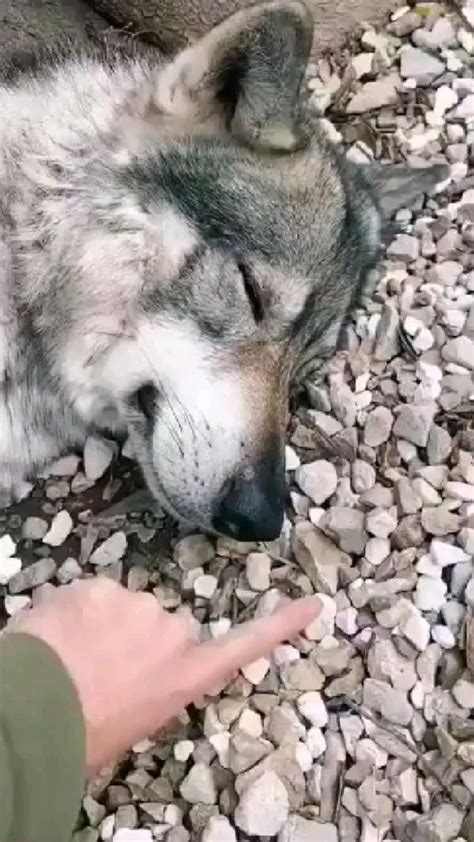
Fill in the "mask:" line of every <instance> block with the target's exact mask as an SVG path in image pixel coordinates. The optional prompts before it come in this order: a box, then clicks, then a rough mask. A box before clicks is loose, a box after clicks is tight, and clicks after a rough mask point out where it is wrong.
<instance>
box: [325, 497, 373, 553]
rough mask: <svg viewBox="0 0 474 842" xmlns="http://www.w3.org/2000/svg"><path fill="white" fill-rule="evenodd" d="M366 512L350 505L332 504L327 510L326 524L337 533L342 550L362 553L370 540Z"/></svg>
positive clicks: (329, 530) (333, 532) (332, 531)
mask: <svg viewBox="0 0 474 842" xmlns="http://www.w3.org/2000/svg"><path fill="white" fill-rule="evenodd" d="M364 521H365V518H364V513H363V512H361V511H359V510H358V509H351V508H349V507H348V506H332V507H331V508H330V509H329V511H328V512H327V516H326V521H325V526H326V529H327V530H328V532H330V533H331V534H333V535H335V536H336V538H337V540H338V543H339V546H340V548H341V550H343V551H344V552H346V553H356V554H357V555H362V553H363V552H364V549H365V545H366V543H367V540H368V535H367V532H366V531H365V525H364Z"/></svg>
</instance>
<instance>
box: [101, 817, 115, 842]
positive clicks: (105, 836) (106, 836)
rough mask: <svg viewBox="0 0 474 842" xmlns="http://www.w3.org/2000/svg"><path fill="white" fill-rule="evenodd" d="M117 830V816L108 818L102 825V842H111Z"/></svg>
mask: <svg viewBox="0 0 474 842" xmlns="http://www.w3.org/2000/svg"><path fill="white" fill-rule="evenodd" d="M114 830H115V815H111V816H106V817H105V819H104V820H103V822H101V823H100V827H99V833H100V838H101V839H102V842H110V840H111V839H112V837H113V835H114Z"/></svg>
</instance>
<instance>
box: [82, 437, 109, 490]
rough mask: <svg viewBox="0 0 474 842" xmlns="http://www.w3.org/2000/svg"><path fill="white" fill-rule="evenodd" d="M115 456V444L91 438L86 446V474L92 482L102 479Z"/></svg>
mask: <svg viewBox="0 0 474 842" xmlns="http://www.w3.org/2000/svg"><path fill="white" fill-rule="evenodd" d="M114 455H115V446H114V444H113V442H109V441H107V440H106V439H100V438H98V437H97V436H89V437H88V438H87V440H86V443H85V446H84V455H83V459H84V473H85V475H86V477H87V479H88V480H90V482H96V481H97V480H98V479H100V478H101V477H102V476H103V475H104V474H105V472H106V470H107V468H108V467H109V465H110V463H111V462H112V459H113V458H114Z"/></svg>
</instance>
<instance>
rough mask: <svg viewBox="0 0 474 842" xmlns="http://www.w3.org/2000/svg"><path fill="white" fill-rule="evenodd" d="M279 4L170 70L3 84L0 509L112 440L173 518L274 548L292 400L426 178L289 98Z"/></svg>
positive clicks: (249, 14) (304, 49)
mask: <svg viewBox="0 0 474 842" xmlns="http://www.w3.org/2000/svg"><path fill="white" fill-rule="evenodd" d="M312 29H313V25H312V20H311V17H310V14H309V12H308V10H307V9H306V7H305V6H304V5H303V4H302V3H301V2H299V0H275V2H268V3H263V4H259V5H256V6H253V7H251V8H249V9H246V10H244V11H241V12H238V13H237V14H235V15H233V16H232V17H230V18H229V19H227V20H226V21H224V22H223V23H222V24H220V25H219V26H218V27H216V28H215V29H214V30H212V31H211V32H210V33H209V34H208V35H206V36H205V37H204V38H202V40H200V41H199V42H198V43H196V44H195V45H193V46H191V47H189V48H187V49H186V50H184V51H183V52H182V53H181V54H179V55H178V56H177V57H176V58H175V59H173V60H172V61H171V62H169V63H167V64H164V65H162V66H158V65H156V64H153V63H152V62H151V61H150V60H149V59H143V58H131V59H124V58H118V57H117V59H116V60H115V61H110V60H109V59H107V60H105V59H100V58H94V57H86V56H75V57H73V58H71V57H66V58H64V59H61V60H59V59H58V60H53V61H50V62H49V63H48V64H47V65H46V66H44V67H43V68H42V69H41V70H35V71H34V72H30V73H28V74H26V75H24V76H23V77H22V78H20V79H18V80H17V81H14V82H10V83H8V84H6V85H4V86H2V87H0V113H1V115H2V116H1V121H0V492H1V495H2V497H3V500H4V503H8V502H9V501H10V500H11V499H14V498H15V495H16V494H17V493H18V490H19V489H20V488H21V486H22V483H23V482H24V481H25V479H27V478H31V477H34V475H35V472H36V471H37V470H38V469H40V468H41V467H42V466H44V465H45V464H46V463H47V462H49V461H51V460H53V459H55V458H56V457H58V456H59V455H61V454H63V453H65V452H67V451H70V450H71V449H74V448H81V447H82V446H83V444H84V440H85V437H86V436H87V435H88V434H90V432H91V431H93V430H104V431H112V432H113V433H116V434H120V435H122V434H128V435H129V436H130V438H131V441H132V444H133V447H134V450H135V453H136V457H137V460H138V462H139V463H140V465H141V468H142V470H143V474H144V476H145V479H146V482H147V484H148V486H149V489H150V490H151V492H152V493H153V494H154V495H155V497H156V498H157V499H158V500H159V501H160V502H161V503H162V504H163V505H164V506H165V507H166V508H167V509H168V510H169V512H170V513H172V514H173V515H174V516H176V517H177V518H180V519H182V520H185V521H188V522H190V523H193V524H194V525H197V526H199V527H200V528H202V529H205V530H210V531H214V532H218V533H224V534H226V535H230V536H232V537H234V538H237V539H240V540H270V539H272V538H274V537H276V536H277V535H278V534H279V531H280V528H281V524H282V518H283V509H284V496H285V489H284V485H285V483H284V479H285V475H284V434H285V427H286V420H287V404H288V394H289V388H290V385H291V383H292V381H293V380H294V379H295V378H297V377H301V376H302V375H303V374H304V372H305V371H306V370H307V367H308V366H311V364H312V362H313V361H321V360H322V359H324V358H327V357H328V356H329V355H330V354H331V352H332V351H333V350H334V348H335V347H336V343H337V340H338V335H339V332H340V329H341V326H342V325H343V324H344V321H345V320H346V319H347V317H348V315H349V314H350V312H351V310H352V309H353V308H354V307H355V306H356V305H357V303H358V301H359V300H360V297H361V295H362V293H363V291H364V288H365V285H366V283H367V278H368V275H369V273H370V270H371V269H372V268H373V267H374V266H375V264H376V262H377V259H378V256H379V246H380V240H381V232H382V226H383V223H384V219H386V218H388V217H389V215H390V214H391V213H392V212H393V211H394V210H395V209H396V208H397V206H398V205H403V206H406V205H407V203H408V202H409V201H410V199H411V198H414V197H415V196H417V195H418V194H419V193H420V192H422V191H426V190H428V189H429V188H430V187H432V186H433V184H434V183H435V182H436V181H438V180H440V178H441V174H440V172H439V170H436V171H434V172H433V171H432V170H424V169H422V170H413V171H408V170H404V169H403V168H400V167H394V168H390V167H385V168H381V167H376V166H375V165H374V166H373V167H366V168H364V167H357V166H355V165H353V164H351V163H350V162H348V161H347V160H345V158H344V157H343V156H342V155H341V154H340V153H339V152H338V151H337V150H336V149H335V147H334V146H333V145H331V143H330V142H329V141H328V140H327V138H326V136H325V134H324V132H323V131H322V130H321V128H320V126H319V123H318V120H317V119H316V118H315V117H311V116H310V115H309V114H308V113H307V111H306V109H305V107H304V102H303V99H304V98H303V97H302V96H301V89H302V83H303V80H304V73H305V68H306V64H307V61H308V57H309V52H310V47H311V43H312Z"/></svg>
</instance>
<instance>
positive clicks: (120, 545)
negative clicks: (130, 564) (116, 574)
mask: <svg viewBox="0 0 474 842" xmlns="http://www.w3.org/2000/svg"><path fill="white" fill-rule="evenodd" d="M126 549H127V538H126V535H125V533H124V532H114V534H113V535H111V536H110V538H107V539H106V540H105V541H103V542H102V544H100V545H99V546H98V547H97V549H95V550H94V552H93V553H92V555H91V557H90V559H89V561H90V563H91V564H95V565H97V567H105V566H106V565H108V564H113V563H114V562H116V561H119V560H120V559H121V558H122V556H123V555H124V553H125V551H126Z"/></svg>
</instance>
